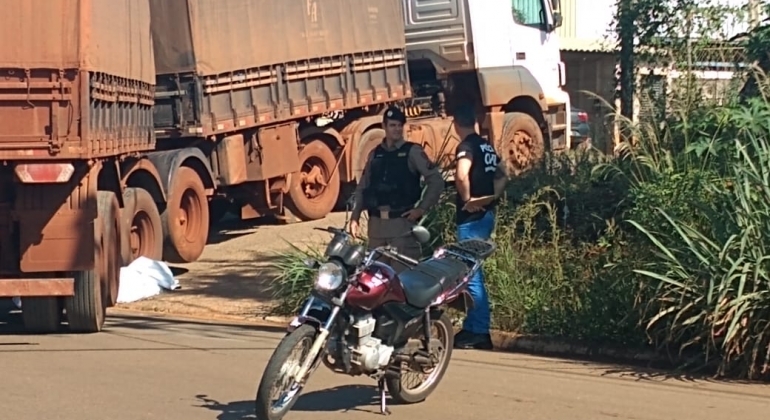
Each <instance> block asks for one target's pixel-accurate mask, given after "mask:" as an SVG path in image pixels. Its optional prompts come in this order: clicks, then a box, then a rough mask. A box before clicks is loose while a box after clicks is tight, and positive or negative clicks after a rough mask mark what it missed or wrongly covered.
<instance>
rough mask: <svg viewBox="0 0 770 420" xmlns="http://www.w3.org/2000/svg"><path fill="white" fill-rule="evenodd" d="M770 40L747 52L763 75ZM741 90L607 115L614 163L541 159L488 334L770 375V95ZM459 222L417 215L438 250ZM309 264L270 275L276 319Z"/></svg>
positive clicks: (503, 260) (509, 235)
mask: <svg viewBox="0 0 770 420" xmlns="http://www.w3.org/2000/svg"><path fill="white" fill-rule="evenodd" d="M768 34H770V29H768V28H767V27H761V28H759V29H758V30H756V31H755V33H754V34H753V35H752V37H751V38H750V40H749V42H748V45H749V46H750V48H748V49H747V51H748V53H747V54H748V55H749V60H748V61H749V62H755V63H759V64H760V65H764V66H765V68H767V67H766V66H767V64H766V63H767V60H768V56H767V51H768V50H770V48H768V46H770V36H769V35H768ZM752 54H754V55H752ZM763 60H764V61H763ZM750 79H752V80H753V81H751V82H750V84H751V86H752V89H753V90H752V93H751V94H747V93H745V92H744V94H742V95H740V96H739V95H735V97H734V98H731V99H730V100H729V101H728V103H723V104H721V105H719V106H716V105H710V104H709V103H708V101H705V100H701V98H699V97H698V95H699V91H698V92H694V91H691V90H690V91H688V95H687V97H688V98H689V100H687V101H683V102H677V108H673V109H669V110H668V112H667V113H666V114H665V116H664V117H663V119H662V120H659V121H656V123H655V124H652V123H641V124H631V123H629V122H627V121H624V120H623V118H622V117H618V116H616V119H617V120H618V121H620V123H621V124H622V126H623V130H622V132H623V133H624V135H625V137H626V138H627V140H626V141H624V142H622V143H621V144H620V146H619V147H618V149H617V153H616V154H615V155H614V156H605V155H603V154H601V153H599V152H597V151H585V152H571V153H567V154H563V155H559V156H555V157H549V160H548V161H547V162H545V163H544V165H543V167H542V168H539V169H537V170H534V171H532V172H531V173H528V174H526V175H525V176H523V177H520V178H517V179H515V180H514V181H512V182H511V184H510V186H509V189H508V191H507V196H506V202H505V204H504V205H503V206H501V207H500V208H499V210H498V216H497V227H496V230H495V233H494V240H495V241H496V242H497V244H498V247H499V248H498V250H497V252H496V254H495V255H494V256H493V257H492V258H490V259H489V261H488V262H487V264H486V265H485V272H486V275H487V285H488V288H489V291H490V294H491V300H492V304H493V318H494V323H495V327H496V328H499V329H503V330H507V331H514V332H519V333H523V334H537V335H545V336H556V337H560V338H564V339H572V340H586V341H590V342H594V343H601V344H605V345H607V344H609V345H620V346H626V347H645V346H647V347H651V348H653V349H656V350H657V351H659V352H660V353H661V354H665V355H668V356H670V357H671V358H672V359H674V360H675V361H677V362H678V363H679V364H680V365H681V366H683V367H686V368H688V369H690V370H700V369H708V370H711V371H715V372H716V373H717V374H719V375H724V376H731V377H741V378H750V379H760V378H764V379H767V378H768V377H770V89H768V83H767V79H766V78H765V77H764V76H763V75H762V74H761V72H759V71H757V72H754V73H752V75H750ZM453 216H454V206H453V196H452V192H451V191H449V192H447V193H446V195H445V197H444V198H443V199H442V201H441V204H440V205H439V206H438V207H437V208H435V209H433V211H432V212H431V213H430V214H428V215H427V217H426V222H425V223H427V225H428V226H429V228H430V229H431V230H432V232H433V233H434V235H435V237H436V238H437V241H438V243H437V244H436V245H438V244H439V243H441V242H446V241H451V240H453V237H454V231H453V226H454V223H453ZM302 258H304V257H303V253H302V252H300V251H295V252H293V253H292V254H290V255H285V256H283V257H282V260H281V262H280V263H279V264H280V267H279V268H280V269H281V272H282V273H284V274H283V275H282V276H281V277H280V278H279V279H278V280H277V281H276V289H275V291H276V297H277V298H278V299H279V300H280V301H281V307H280V308H279V309H280V310H281V311H283V312H291V311H293V310H295V309H296V307H297V305H298V302H299V300H298V299H299V298H298V296H302V297H304V296H305V294H306V293H307V289H308V288H309V287H310V278H311V276H312V273H311V272H310V271H309V270H308V269H304V268H302V267H300V266H301V260H302Z"/></svg>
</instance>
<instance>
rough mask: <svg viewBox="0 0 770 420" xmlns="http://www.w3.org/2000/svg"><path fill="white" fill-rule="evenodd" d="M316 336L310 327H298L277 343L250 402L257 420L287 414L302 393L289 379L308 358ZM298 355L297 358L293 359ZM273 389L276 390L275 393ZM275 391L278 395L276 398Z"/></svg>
mask: <svg viewBox="0 0 770 420" xmlns="http://www.w3.org/2000/svg"><path fill="white" fill-rule="evenodd" d="M316 332H317V331H316V329H315V328H313V326H311V325H307V324H305V325H301V326H299V327H298V328H297V329H295V330H294V331H292V332H291V333H290V334H288V335H286V336H285V337H284V338H283V339H282V340H281V342H280V343H278V347H276V348H275V351H273V355H272V356H271V357H270V360H269V361H268V362H267V366H265V371H264V372H263V373H262V378H261V379H260V382H259V387H258V388H257V396H256V398H255V400H254V409H255V415H256V417H257V420H280V419H282V418H283V417H284V416H285V415H286V414H287V413H288V412H289V411H291V408H292V407H293V406H294V404H295V403H296V402H297V400H298V399H299V395H300V393H301V392H302V386H300V385H299V384H297V383H296V382H295V381H294V379H292V378H291V377H292V376H293V375H294V373H296V372H297V371H298V370H299V369H300V367H301V366H302V363H304V361H305V358H306V357H307V356H308V353H309V352H310V348H311V347H312V346H313V341H314V339H315V336H316ZM298 351H299V355H298V357H295V355H296V353H297V352H298ZM276 386H279V389H278V390H276V389H275V388H276ZM275 391H278V392H277V394H278V395H277V397H276V395H275V394H276V392H275Z"/></svg>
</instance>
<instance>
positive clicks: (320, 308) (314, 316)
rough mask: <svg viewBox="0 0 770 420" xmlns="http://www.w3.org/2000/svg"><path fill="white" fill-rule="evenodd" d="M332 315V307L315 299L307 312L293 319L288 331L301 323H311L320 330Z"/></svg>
mask: <svg viewBox="0 0 770 420" xmlns="http://www.w3.org/2000/svg"><path fill="white" fill-rule="evenodd" d="M329 316H331V308H330V307H329V306H328V305H327V304H326V303H324V302H321V301H319V300H314V301H313V305H312V306H311V307H310V309H309V310H308V311H307V313H306V314H304V315H302V314H300V315H297V316H295V317H294V319H292V320H291V322H290V323H289V326H288V327H287V328H286V332H287V333H291V332H292V331H294V330H296V329H297V328H299V326H300V325H304V324H310V325H312V326H313V327H314V328H315V329H316V330H320V329H321V326H322V325H324V323H326V320H327V319H329Z"/></svg>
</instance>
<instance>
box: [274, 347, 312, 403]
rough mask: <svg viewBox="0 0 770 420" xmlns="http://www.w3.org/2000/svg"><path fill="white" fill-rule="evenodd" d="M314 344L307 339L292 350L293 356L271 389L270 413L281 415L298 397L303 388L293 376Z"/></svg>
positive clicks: (289, 358) (284, 365)
mask: <svg viewBox="0 0 770 420" xmlns="http://www.w3.org/2000/svg"><path fill="white" fill-rule="evenodd" d="M312 344H313V342H312V340H311V339H310V338H309V337H305V338H303V339H302V341H300V342H299V343H297V345H296V346H295V347H294V348H293V349H292V352H291V354H290V355H289V357H288V358H287V359H286V362H285V363H284V364H283V366H282V367H281V371H280V373H279V376H278V378H276V380H275V382H274V383H273V387H272V388H271V389H270V411H271V412H273V413H280V412H281V411H283V410H284V409H286V407H287V406H288V405H289V404H290V403H291V401H292V400H293V399H294V398H295V397H296V396H297V394H298V393H299V391H300V389H301V387H300V385H299V384H298V383H297V382H296V381H295V380H294V379H293V376H294V375H295V374H296V373H297V371H299V369H300V368H301V367H302V363H303V362H304V360H305V358H306V357H307V355H308V353H309V352H310V347H311V346H312Z"/></svg>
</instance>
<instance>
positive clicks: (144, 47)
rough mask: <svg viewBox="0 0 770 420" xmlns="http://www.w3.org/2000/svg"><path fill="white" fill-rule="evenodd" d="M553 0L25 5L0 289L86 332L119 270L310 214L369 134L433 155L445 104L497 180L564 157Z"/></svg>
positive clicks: (320, 211)
mask: <svg viewBox="0 0 770 420" xmlns="http://www.w3.org/2000/svg"><path fill="white" fill-rule="evenodd" d="M557 10H558V0H552V1H549V0H443V1H440V2H436V1H434V0H430V1H428V0H323V1H321V0H26V1H24V2H15V3H12V4H11V5H9V7H7V8H6V9H5V10H4V11H5V13H4V15H3V16H4V17H2V18H0V19H2V25H0V35H2V36H3V39H6V40H9V39H19V41H18V42H16V41H14V42H6V43H4V44H3V45H2V46H0V160H2V162H3V165H2V166H0V232H2V235H0V241H1V242H0V297H3V296H5V297H10V296H21V297H22V316H23V319H24V323H25V325H26V327H27V328H28V329H30V330H34V331H39V332H47V331H55V330H57V329H58V328H60V324H61V322H62V321H65V320H66V322H67V324H68V328H69V329H70V330H71V331H81V332H96V331H100V330H101V329H102V327H103V325H104V317H105V313H106V308H107V307H109V306H112V305H114V303H115V300H116V298H117V291H118V288H119V269H120V267H121V266H122V265H125V264H127V263H129V262H130V261H132V260H133V259H134V258H136V257H138V256H140V255H143V256H146V257H149V258H153V259H158V260H160V259H163V260H166V261H169V262H176V263H184V262H191V261H195V260H196V259H197V258H199V256H200V255H201V253H202V252H203V248H204V246H205V244H206V241H207V238H208V231H209V225H210V219H212V218H216V217H215V216H216V215H215V213H218V212H219V211H221V210H220V209H222V208H226V207H227V206H221V203H227V204H229V205H235V206H237V207H238V208H239V209H240V213H241V217H242V218H255V217H262V216H266V215H275V216H279V217H280V218H283V219H284V220H312V219H319V218H322V217H324V216H326V215H327V214H328V213H329V212H330V211H332V209H333V208H334V206H335V203H337V202H338V201H340V199H341V197H344V195H345V193H346V192H347V191H350V190H351V187H352V186H353V185H355V182H356V180H357V179H358V178H359V177H360V176H361V172H362V170H363V166H364V164H365V160H366V157H367V156H368V154H369V152H370V151H371V150H372V149H373V148H374V147H375V146H376V145H377V144H378V143H379V142H380V141H381V140H382V138H383V137H384V132H383V130H382V128H381V115H382V112H383V111H384V110H385V108H386V107H387V106H389V105H397V106H400V107H402V108H404V109H405V110H406V111H407V113H408V115H409V116H410V117H411V118H410V121H409V122H408V123H407V126H406V131H407V137H408V139H409V140H410V141H414V142H417V143H419V144H421V145H423V146H424V147H425V149H426V151H427V152H428V154H429V155H430V156H431V157H432V158H433V159H434V160H436V161H437V162H441V163H442V164H444V165H447V166H449V165H451V159H448V158H447V157H448V156H451V154H452V152H453V149H454V147H455V146H456V145H457V143H458V141H459V139H458V138H457V135H456V133H455V132H454V130H453V128H452V120H451V116H450V115H451V111H452V108H453V107H454V106H455V104H458V103H462V102H471V103H474V104H476V107H477V109H478V112H479V115H480V117H481V120H482V121H483V123H482V124H481V127H480V128H481V130H482V132H483V133H484V134H485V135H487V136H488V137H489V138H490V139H491V140H492V141H493V142H494V144H495V145H496V147H497V149H498V150H499V152H500V153H501V154H502V155H503V156H504V158H505V159H506V161H507V163H508V165H509V167H510V169H511V170H512V172H513V173H519V172H523V171H526V170H527V169H528V168H530V167H532V165H535V164H537V163H538V162H540V161H541V160H542V158H543V156H544V154H545V153H547V152H549V151H555V150H560V149H568V148H569V136H568V134H569V132H570V131H569V118H568V116H569V113H570V109H569V106H570V102H569V97H568V95H567V94H566V93H565V92H564V90H563V89H562V86H563V85H564V80H565V75H564V66H563V64H562V62H561V61H560V54H559V49H558V38H557V36H556V34H555V32H554V30H555V29H556V27H558V26H559V25H560V24H561V17H560V16H559V14H558V12H557Z"/></svg>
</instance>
